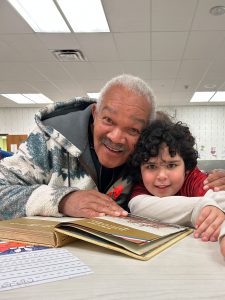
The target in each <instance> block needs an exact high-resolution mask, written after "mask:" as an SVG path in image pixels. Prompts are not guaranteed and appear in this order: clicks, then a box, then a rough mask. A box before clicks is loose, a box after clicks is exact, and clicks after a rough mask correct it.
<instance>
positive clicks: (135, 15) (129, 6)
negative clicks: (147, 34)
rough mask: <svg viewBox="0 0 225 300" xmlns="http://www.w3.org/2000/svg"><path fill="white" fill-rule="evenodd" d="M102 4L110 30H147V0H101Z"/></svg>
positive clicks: (148, 25) (148, 10)
mask: <svg viewBox="0 0 225 300" xmlns="http://www.w3.org/2000/svg"><path fill="white" fill-rule="evenodd" d="M102 4H103V7H104V10H105V13H106V16H107V20H108V23H109V27H110V30H111V32H141V31H149V29H150V1H149V0H132V1H131V0H113V1H112V0H102Z"/></svg>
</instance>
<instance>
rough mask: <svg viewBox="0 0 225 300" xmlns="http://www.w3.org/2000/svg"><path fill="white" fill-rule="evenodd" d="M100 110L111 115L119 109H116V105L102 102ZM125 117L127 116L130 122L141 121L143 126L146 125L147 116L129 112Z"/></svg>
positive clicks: (115, 113)
mask: <svg viewBox="0 0 225 300" xmlns="http://www.w3.org/2000/svg"><path fill="white" fill-rule="evenodd" d="M101 111H102V112H103V113H104V112H108V113H110V114H112V115H117V114H118V113H119V112H120V110H119V109H117V107H114V106H110V105H108V104H105V105H104V104H103V105H102V108H101ZM126 118H128V119H129V120H131V121H132V122H136V123H141V124H142V125H143V126H146V125H147V123H148V117H147V116H146V118H144V117H141V116H138V114H133V113H132V114H130V115H126Z"/></svg>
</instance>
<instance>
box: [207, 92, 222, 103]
mask: <svg viewBox="0 0 225 300" xmlns="http://www.w3.org/2000/svg"><path fill="white" fill-rule="evenodd" d="M210 102H225V92H217V93H215V95H214V96H213V97H212V98H211V99H210Z"/></svg>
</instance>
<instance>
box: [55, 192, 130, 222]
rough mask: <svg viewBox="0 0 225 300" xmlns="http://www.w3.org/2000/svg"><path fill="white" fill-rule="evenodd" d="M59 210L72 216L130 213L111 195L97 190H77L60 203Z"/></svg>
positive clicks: (114, 215)
mask: <svg viewBox="0 0 225 300" xmlns="http://www.w3.org/2000/svg"><path fill="white" fill-rule="evenodd" d="M59 212H60V213H62V214H64V215H66V216H71V217H85V218H92V217H102V216H105V215H109V216H113V217H120V216H123V217H125V216H127V215H128V213H127V212H126V211H125V210H124V209H123V208H121V207H120V206H119V205H118V204H116V202H115V201H114V200H112V199H111V198H110V197H109V196H107V195H105V194H102V193H99V192H97V191H95V190H89V191H76V192H72V193H70V194H68V195H67V196H65V197H64V198H63V199H62V200H61V202H60V203H59Z"/></svg>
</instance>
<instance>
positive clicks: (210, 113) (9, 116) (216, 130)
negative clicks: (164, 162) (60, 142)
mask: <svg viewBox="0 0 225 300" xmlns="http://www.w3.org/2000/svg"><path fill="white" fill-rule="evenodd" d="M157 109H158V110H163V111H166V112H168V113H169V114H170V115H172V116H175V119H176V120H177V121H182V122H185V123H186V124H187V125H188V126H189V127H190V130H191V132H192V134H193V135H194V136H195V138H196V143H197V146H198V151H199V154H200V158H202V159H225V106H212V107H209V106H192V107H189V106H178V107H176V108H175V107H174V108H171V107H158V108H157ZM37 110H38V109H37V108H1V109H0V133H8V134H29V132H30V131H31V130H32V129H33V128H34V126H35V123H34V114H35V113H36V112H37ZM212 147H215V148H216V154H215V156H213V155H212V154H211V148H212ZM203 148H204V151H201V149H203Z"/></svg>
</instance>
